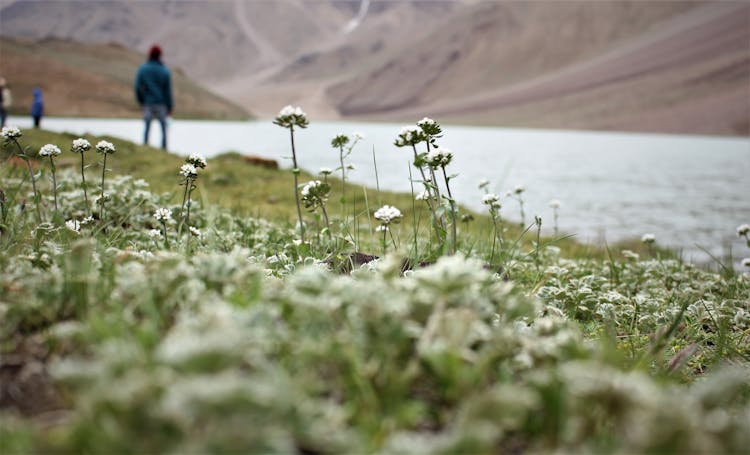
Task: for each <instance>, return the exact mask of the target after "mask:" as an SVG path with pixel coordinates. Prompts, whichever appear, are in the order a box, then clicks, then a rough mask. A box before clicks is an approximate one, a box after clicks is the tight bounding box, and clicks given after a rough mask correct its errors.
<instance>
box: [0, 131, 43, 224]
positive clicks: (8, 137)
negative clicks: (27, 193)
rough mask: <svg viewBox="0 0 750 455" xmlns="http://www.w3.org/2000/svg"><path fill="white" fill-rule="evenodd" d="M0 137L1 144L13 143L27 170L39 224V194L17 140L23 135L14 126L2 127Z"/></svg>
mask: <svg viewBox="0 0 750 455" xmlns="http://www.w3.org/2000/svg"><path fill="white" fill-rule="evenodd" d="M0 135H1V136H2V137H3V142H6V143H7V142H13V143H14V144H15V145H16V149H18V153H17V154H16V155H18V157H19V158H21V159H22V160H23V161H24V162H25V163H26V167H27V168H28V169H29V178H30V179H31V188H32V189H33V190H34V204H35V205H36V216H37V219H38V220H39V221H40V222H41V221H42V209H41V206H40V197H39V192H38V191H37V190H36V178H35V177H34V170H33V169H32V168H31V163H30V162H29V157H28V155H26V153H25V152H24V150H23V148H22V147H21V144H20V143H19V142H18V138H19V137H21V136H22V135H23V134H22V133H21V130H20V129H18V127H15V126H4V127H3V129H2V130H0Z"/></svg>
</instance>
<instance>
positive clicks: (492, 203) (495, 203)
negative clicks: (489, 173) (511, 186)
mask: <svg viewBox="0 0 750 455" xmlns="http://www.w3.org/2000/svg"><path fill="white" fill-rule="evenodd" d="M482 204H484V205H487V206H489V208H490V210H498V209H500V207H501V204H500V197H499V196H498V195H497V194H495V193H487V194H485V195H484V196H482Z"/></svg>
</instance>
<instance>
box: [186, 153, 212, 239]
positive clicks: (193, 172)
mask: <svg viewBox="0 0 750 455" xmlns="http://www.w3.org/2000/svg"><path fill="white" fill-rule="evenodd" d="M206 166H207V163H206V159H205V158H204V157H203V156H202V155H200V154H198V153H191V154H190V155H189V156H188V157H187V158H185V164H183V165H182V166H181V167H180V175H181V176H182V181H181V182H180V185H184V186H185V191H184V192H183V194H182V205H180V217H182V214H183V213H185V214H186V215H185V225H186V226H188V228H189V227H190V206H191V202H192V201H191V198H192V194H193V191H194V190H195V189H196V188H197V186H196V185H195V182H196V181H197V180H198V169H205V168H206ZM180 232H182V225H180Z"/></svg>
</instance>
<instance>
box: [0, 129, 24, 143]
mask: <svg viewBox="0 0 750 455" xmlns="http://www.w3.org/2000/svg"><path fill="white" fill-rule="evenodd" d="M0 135H2V136H3V139H4V140H6V141H10V140H12V139H18V138H19V137H21V136H22V134H21V130H20V129H18V127H17V126H4V127H3V129H2V132H0Z"/></svg>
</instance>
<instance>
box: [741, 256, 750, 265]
mask: <svg viewBox="0 0 750 455" xmlns="http://www.w3.org/2000/svg"><path fill="white" fill-rule="evenodd" d="M742 266H743V267H750V258H745V259H743V260H742Z"/></svg>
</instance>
